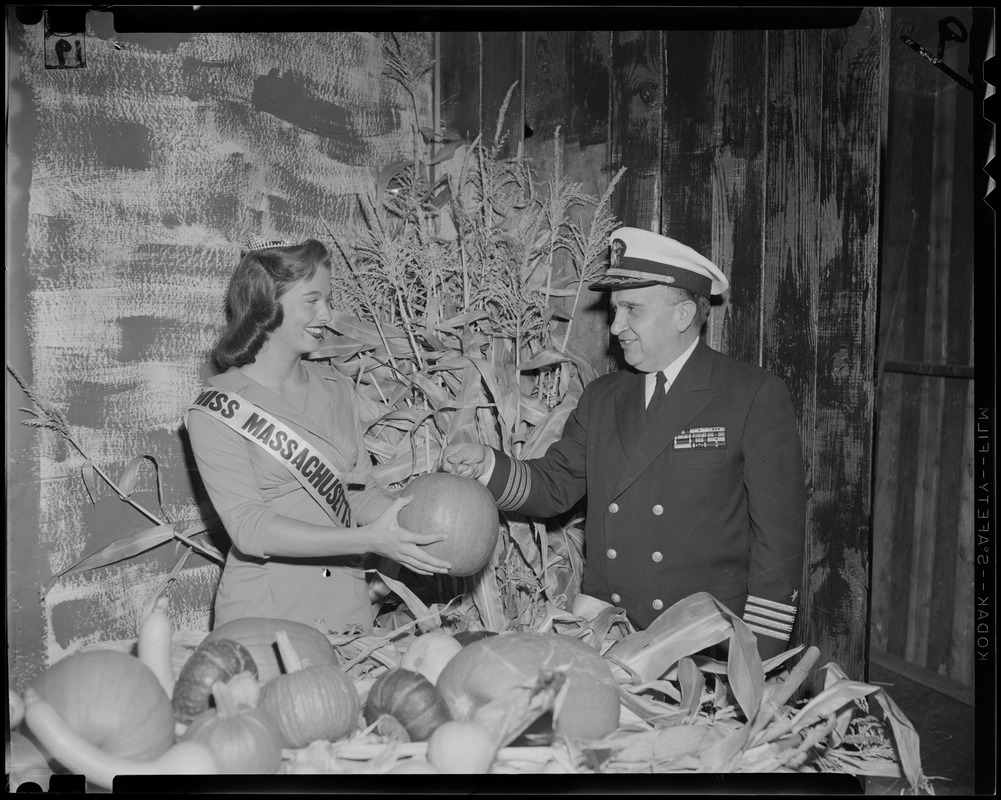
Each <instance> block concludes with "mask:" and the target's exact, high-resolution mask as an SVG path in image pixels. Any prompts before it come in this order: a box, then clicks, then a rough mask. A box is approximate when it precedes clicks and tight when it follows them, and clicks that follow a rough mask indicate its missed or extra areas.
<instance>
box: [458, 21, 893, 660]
mask: <svg viewBox="0 0 1001 800" xmlns="http://www.w3.org/2000/svg"><path fill="white" fill-rule="evenodd" d="M884 22H885V21H884V17H883V14H882V12H880V11H879V10H876V9H869V10H865V11H863V13H862V15H861V17H860V18H859V20H858V22H857V23H856V24H855V25H854V26H852V27H850V28H833V29H827V30H825V29H819V28H818V29H808V30H734V31H728V30H695V31H681V30H672V31H647V30H644V31H607V32H603V31H589V32H561V31H555V32H554V31H527V32H522V33H520V34H512V33H510V32H507V33H502V34H499V33H486V32H485V33H480V34H476V36H477V37H478V39H479V47H480V57H479V59H475V58H471V56H470V53H471V49H470V48H471V35H470V34H465V33H441V34H439V36H440V52H441V54H442V61H441V64H440V69H441V85H442V87H443V90H442V122H443V124H445V125H446V127H449V126H453V125H455V124H458V123H459V122H460V121H468V117H467V116H464V114H465V113H466V112H465V110H466V109H468V108H469V107H470V105H471V104H472V103H473V98H472V95H469V96H468V97H467V98H466V99H465V100H464V101H461V102H460V101H459V100H458V99H457V96H456V92H455V90H454V87H459V86H461V87H474V86H478V87H480V91H481V92H482V101H481V103H480V105H479V108H480V113H481V117H480V125H481V128H480V129H481V130H487V131H491V132H492V130H493V128H492V124H493V121H492V118H491V117H490V115H489V113H488V111H489V108H490V104H488V102H487V98H488V97H490V96H494V95H496V94H497V93H500V94H501V95H502V94H503V92H504V91H506V89H507V87H508V85H509V84H508V83H507V82H508V81H509V80H510V78H511V75H512V72H513V71H515V70H512V67H511V59H512V54H520V57H521V58H522V60H523V61H522V63H523V69H522V70H521V74H522V77H523V81H524V83H523V86H522V91H523V97H524V98H525V99H524V113H525V117H524V119H523V120H518V119H509V122H508V124H509V125H510V129H511V131H512V134H513V136H517V135H518V132H519V131H521V132H522V134H521V135H522V136H527V137H528V138H526V139H524V145H525V150H526V153H528V154H529V155H531V156H532V157H533V158H535V159H536V166H537V168H539V169H540V171H542V173H543V174H545V170H546V169H549V168H551V163H550V161H549V160H548V159H549V156H548V150H547V148H548V147H549V142H548V139H547V140H546V141H544V142H539V141H538V138H539V137H548V135H549V133H550V132H551V131H553V130H554V129H555V128H556V127H557V126H560V127H561V129H562V130H563V135H564V139H565V142H566V159H565V168H566V171H567V172H568V173H569V174H570V175H571V176H572V177H573V178H574V179H577V180H580V181H581V182H582V183H584V185H585V187H586V188H588V189H589V190H590V191H601V190H603V189H604V187H605V186H606V185H607V183H608V181H609V180H610V178H611V176H612V175H614V174H615V172H616V170H618V169H619V168H620V167H622V166H624V167H626V168H627V172H626V175H625V177H624V179H623V181H622V182H621V183H620V185H619V187H618V189H617V191H616V194H615V197H614V212H615V213H616V215H617V217H618V218H619V220H620V221H622V223H623V224H629V225H633V226H637V227H644V228H647V229H650V230H656V231H659V232H661V233H664V234H667V235H671V236H672V237H674V238H677V239H680V240H682V241H684V242H686V243H688V244H690V245H692V246H693V247H695V248H697V249H699V250H700V251H702V252H703V253H705V254H706V255H707V256H708V257H710V258H712V259H713V260H714V261H715V262H716V263H717V264H719V265H720V266H721V267H722V268H723V269H724V271H726V272H727V274H728V275H729V276H730V278H731V283H732V288H731V292H730V294H729V297H728V299H727V302H726V303H724V304H722V305H720V306H719V307H717V308H715V309H714V313H713V318H712V320H711V324H710V326H709V331H708V337H709V339H710V342H711V343H712V344H713V345H714V346H716V347H718V348H720V349H722V350H723V351H724V352H727V353H730V354H732V355H734V356H735V357H738V358H742V359H746V360H749V361H752V362H755V363H760V364H763V365H764V366H766V367H768V368H769V369H771V370H773V371H775V372H776V373H778V374H779V375H781V376H782V377H783V378H784V379H785V380H786V381H787V383H788V385H789V387H790V389H791V391H792V393H793V396H794V400H795V403H796V405H797V409H798V412H799V421H800V431H801V434H802V437H803V442H804V450H805V463H804V470H805V471H806V475H807V479H808V486H809V489H810V493H811V499H810V508H809V531H808V558H807V565H806V568H805V572H806V574H805V576H804V577H805V581H806V583H805V585H806V586H807V587H808V588H807V592H806V597H805V598H803V604H802V606H801V607H802V609H803V611H802V613H801V616H800V620H799V623H798V627H799V631H798V636H799V638H800V640H804V641H808V642H809V643H810V644H815V645H817V646H818V647H820V649H821V651H822V658H823V659H825V660H834V661H836V662H837V663H839V664H841V665H842V666H843V667H844V668H845V669H846V670H847V671H848V672H849V674H851V675H853V676H855V677H858V678H861V677H863V673H864V665H865V657H866V653H865V647H866V640H867V632H866V620H867V615H868V591H867V589H868V584H867V580H868V570H869V545H868V537H869V526H870V517H871V478H872V470H871V461H872V415H873V406H874V381H873V376H874V373H875V337H876V328H875V326H876V297H877V255H878V252H877V241H878V240H877V228H878V224H877V220H878V215H877V199H878V189H879V145H880V124H881V117H882V107H883V105H882V104H883V95H882V91H883V87H884V82H883V79H884V76H885V73H884V69H885V63H886V38H885V31H884ZM495 37H499V40H500V41H502V42H503V46H496V45H495V44H492V42H493V40H494V39H495ZM497 53H503V58H502V59H501V61H502V63H500V64H497V63H496V59H495V56H496V54H497ZM474 66H475V67H476V68H477V69H478V80H477V76H473V75H470V74H469V70H470V69H471V68H473V67H474ZM497 82H500V84H501V85H499V86H498V85H496V83H497ZM445 87H453V91H452V93H451V94H450V93H449V91H448V90H447V89H446V88H445ZM574 324H575V325H576V326H577V332H578V333H577V336H575V337H574V340H575V342H576V343H577V344H578V346H579V347H580V348H581V349H583V350H584V351H585V352H587V354H588V355H589V356H590V357H591V359H592V361H593V362H594V363H595V365H596V366H598V367H599V370H600V371H607V370H608V369H611V368H615V367H616V366H617V361H616V360H615V353H614V352H613V351H612V350H610V348H609V340H608V334H607V324H608V315H607V309H606V307H605V306H604V304H603V303H602V302H600V301H597V300H596V301H595V302H593V303H592V305H591V306H590V307H588V308H586V309H584V310H583V311H582V312H581V313H580V314H579V319H575V322H574ZM578 337H579V338H578Z"/></svg>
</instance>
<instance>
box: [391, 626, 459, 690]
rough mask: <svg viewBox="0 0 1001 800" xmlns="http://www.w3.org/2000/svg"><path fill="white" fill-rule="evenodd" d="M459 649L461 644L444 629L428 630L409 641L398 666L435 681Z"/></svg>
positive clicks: (432, 681)
mask: <svg viewBox="0 0 1001 800" xmlns="http://www.w3.org/2000/svg"><path fill="white" fill-rule="evenodd" d="M461 649H462V645H461V644H459V642H457V641H456V640H455V639H454V638H452V637H451V636H449V635H448V634H447V633H445V632H444V631H429V632H427V633H425V634H422V635H421V636H417V637H415V638H414V639H413V640H412V641H411V642H410V645H409V647H407V649H406V651H405V652H404V653H403V655H402V656H401V657H400V666H401V667H403V669H409V670H410V671H411V672H419V673H420V674H421V675H423V676H424V677H425V678H427V679H428V680H429V681H430V682H431V683H435V682H436V681H437V680H438V676H439V675H440V674H441V671H442V670H443V669H444V668H445V665H446V664H447V663H448V662H449V661H450V660H451V659H452V656H454V655H456V654H457V653H458V652H459V651H460V650H461Z"/></svg>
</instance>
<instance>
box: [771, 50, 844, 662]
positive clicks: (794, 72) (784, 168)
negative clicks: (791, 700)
mask: <svg viewBox="0 0 1001 800" xmlns="http://www.w3.org/2000/svg"><path fill="white" fill-rule="evenodd" d="M821 50H822V41H821V36H820V34H819V33H818V32H797V31H782V32H776V31H769V32H768V34H767V51H766V65H767V71H768V72H767V89H768V94H767V97H766V100H765V107H766V109H767V116H766V133H765V175H764V179H765V208H764V237H763V238H764V257H763V260H762V273H763V274H762V289H763V291H762V316H761V339H762V358H761V361H762V365H763V366H764V367H765V368H767V369H769V370H771V371H772V372H774V373H775V374H777V375H778V376H779V377H781V378H782V379H783V380H784V381H785V382H786V385H787V386H788V387H789V391H790V393H791V394H792V398H793V403H794V405H795V407H796V408H797V410H798V412H799V415H800V418H799V431H800V439H801V441H802V443H803V454H804V459H805V462H806V463H805V465H804V468H805V470H806V486H807V492H808V496H809V497H810V502H809V503H808V506H807V538H808V543H807V553H806V558H805V565H804V570H805V575H804V596H803V598H802V601H801V605H800V612H799V616H798V619H797V623H796V630H795V631H794V634H793V636H794V637H795V638H796V640H797V641H800V642H808V643H809V644H811V645H816V646H818V647H820V646H821V644H823V645H824V646H825V648H826V646H827V642H826V641H823V630H824V626H825V624H826V616H827V614H829V613H831V612H830V611H829V610H828V609H826V608H824V607H823V604H822V603H815V602H814V599H813V598H814V596H815V595H816V594H817V592H818V591H820V590H822V589H823V587H824V585H825V583H826V580H827V577H828V575H829V573H830V571H831V570H832V569H836V566H835V564H834V561H833V559H831V560H828V559H827V554H826V553H825V552H823V550H822V549H819V548H818V545H819V542H818V537H820V536H822V535H823V531H821V530H820V527H819V526H820V524H821V523H822V522H823V520H819V521H818V520H817V519H816V518H815V517H816V515H815V513H814V510H813V509H814V504H815V500H814V499H813V498H814V496H815V491H816V488H815V484H816V482H817V481H819V480H821V475H820V473H821V472H822V471H823V468H824V466H823V465H822V464H820V463H818V459H817V455H816V453H815V452H814V436H815V431H816V426H817V408H816V405H817V401H816V377H815V376H816V373H817V369H818V362H817V323H816V314H817V293H818V292H819V275H820V266H819V260H820V252H819V244H818V240H819V229H818V220H819V219H820V207H819V186H818V173H819V163H818V162H819V159H820V158H821V157H822V141H821V131H820V114H819V109H820V107H821V106H820V102H821V98H820V85H819V82H818V81H816V80H814V79H813V76H816V75H820V74H822V70H821ZM807 76H811V77H810V78H809V79H807ZM818 599H819V598H818ZM832 655H833V654H832V653H829V652H827V651H826V650H822V655H821V657H822V658H825V659H826V658H828V657H831V656H832Z"/></svg>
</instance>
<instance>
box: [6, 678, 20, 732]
mask: <svg viewBox="0 0 1001 800" xmlns="http://www.w3.org/2000/svg"><path fill="white" fill-rule="evenodd" d="M7 709H8V712H9V715H10V729H11V730H14V728H16V727H17V726H18V725H20V724H21V720H22V719H24V700H22V699H21V695H19V694H18V693H17V692H15V691H14V690H13V689H11V688H10V687H9V686H8V687H7Z"/></svg>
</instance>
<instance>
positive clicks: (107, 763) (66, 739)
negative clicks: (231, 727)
mask: <svg viewBox="0 0 1001 800" xmlns="http://www.w3.org/2000/svg"><path fill="white" fill-rule="evenodd" d="M137 660H138V659H137ZM153 680H156V677H155V676H154V678H153ZM157 685H158V686H159V681H157ZM161 689H162V687H161ZM164 697H166V693H165V694H164ZM24 721H25V724H27V726H28V729H29V730H30V731H31V733H32V734H33V735H34V736H35V738H36V739H37V740H38V743H39V746H40V748H41V750H43V751H44V752H47V753H49V754H50V755H51V757H52V759H53V760H54V761H57V762H58V763H60V764H62V765H63V766H64V767H65V768H66V769H68V770H69V771H70V772H72V773H74V774H76V775H84V776H85V777H86V778H87V781H88V782H90V783H93V784H95V785H97V786H100V787H102V788H104V789H112V788H113V787H114V782H115V778H116V777H117V776H119V775H150V776H163V775H216V774H218V772H219V765H218V764H217V763H216V759H215V756H214V755H213V753H212V751H211V750H210V749H209V748H208V747H206V746H205V745H203V744H201V743H200V742H178V743H177V744H175V745H172V746H171V747H169V748H168V749H167V750H165V751H164V752H163V753H161V754H160V755H159V756H157V757H156V758H152V759H132V758H123V757H122V756H116V755H112V754H111V753H108V752H107V751H106V750H103V749H101V748H100V747H98V746H96V745H95V744H94V743H93V742H90V741H88V740H87V739H85V738H84V737H83V736H81V735H80V734H79V733H77V732H76V731H74V730H73V729H72V728H70V726H69V725H67V724H66V720H64V719H63V718H62V716H61V715H60V714H59V712H58V711H57V710H56V709H55V707H54V706H53V705H52V704H51V703H49V702H47V701H46V700H43V699H42V698H41V697H39V695H38V694H37V693H36V692H35V690H34V689H32V688H31V687H30V686H29V687H28V690H27V691H26V692H25V693H24ZM171 727H173V723H172V724H171ZM171 738H173V730H171Z"/></svg>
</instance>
